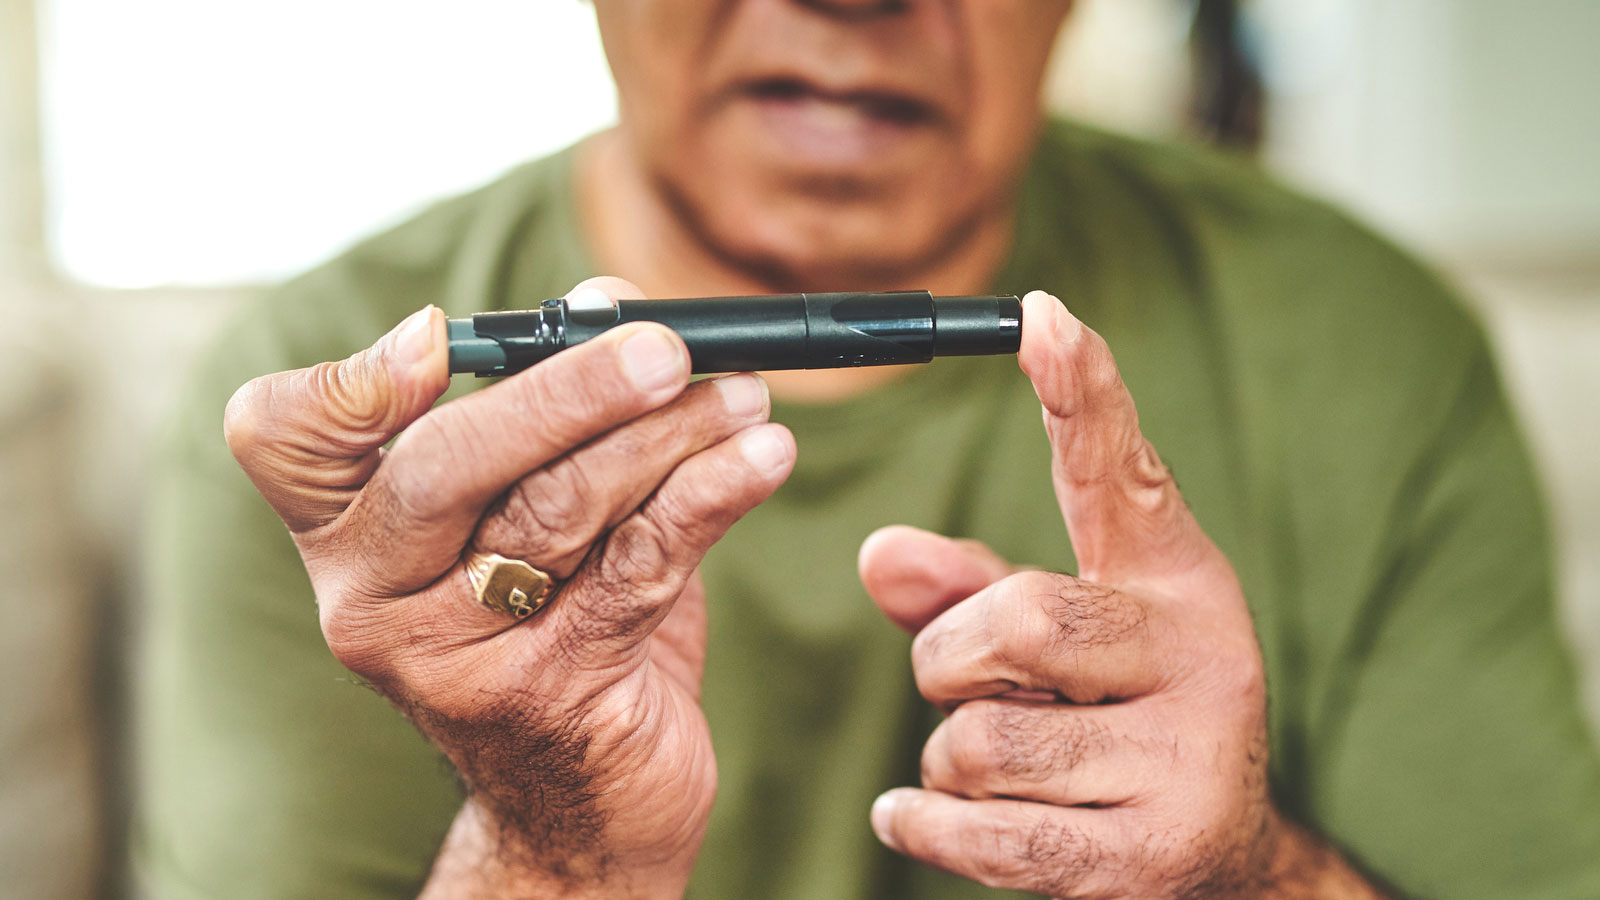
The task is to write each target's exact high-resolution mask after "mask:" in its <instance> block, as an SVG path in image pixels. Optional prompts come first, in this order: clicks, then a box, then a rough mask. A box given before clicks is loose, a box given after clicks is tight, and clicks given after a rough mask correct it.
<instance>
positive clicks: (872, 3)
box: [798, 0, 911, 19]
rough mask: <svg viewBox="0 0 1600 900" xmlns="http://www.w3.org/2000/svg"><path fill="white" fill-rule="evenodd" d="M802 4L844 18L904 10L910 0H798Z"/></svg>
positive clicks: (863, 17) (868, 16) (858, 17)
mask: <svg viewBox="0 0 1600 900" xmlns="http://www.w3.org/2000/svg"><path fill="white" fill-rule="evenodd" d="M798 2H799V3H800V5H801V6H806V7H810V8H811V9H814V10H817V11H818V12H822V13H826V14H828V15H832V16H838V17H839V18H843V19H866V18H870V17H873V16H881V15H890V14H893V13H899V12H904V11H905V10H906V9H907V8H908V7H909V6H910V5H911V3H910V0H798Z"/></svg>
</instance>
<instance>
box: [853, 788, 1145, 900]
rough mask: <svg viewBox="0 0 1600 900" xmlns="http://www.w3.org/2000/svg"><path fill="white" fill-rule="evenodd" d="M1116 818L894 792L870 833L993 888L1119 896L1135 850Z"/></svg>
mask: <svg viewBox="0 0 1600 900" xmlns="http://www.w3.org/2000/svg"><path fill="white" fill-rule="evenodd" d="M1112 815H1114V814H1108V813H1107V812H1106V811H1100V810H1087V809H1071V808H1063V807H1058V806H1048V805H1045V804H1042V803H1029V802H1026V801H1021V800H968V799H965V798H960V797H952V796H950V795H949V794H943V793H940V792H938V791H926V790H918V789H916V788H896V789H894V790H892V791H889V792H888V793H886V794H884V795H883V796H881V797H879V798H878V799H877V801H876V802H875V803H873V804H872V830H873V831H875V832H877V835H878V839H879V840H881V841H883V843H884V844H885V845H887V846H888V847H889V848H890V849H892V850H894V851H896V852H899V853H902V854H905V855H906V856H909V857H911V858H912V859H917V860H921V861H922V862H924V863H927V864H928V865H930V866H934V867H936V868H940V869H943V870H945V871H947V872H953V873H955V874H957V875H961V876H963V877H966V878H970V879H972V880H973V881H976V882H978V883H979V884H983V885H986V886H988V887H991V888H1003V889H1008V890H1016V891H1026V892H1028V893H1032V894H1044V895H1047V896H1050V897H1076V896H1101V895H1102V892H1104V895H1105V896H1113V895H1120V894H1113V893H1112V892H1111V891H1109V890H1108V888H1110V887H1111V886H1112V883H1113V882H1114V880H1115V879H1116V878H1117V877H1118V876H1119V875H1122V874H1125V871H1124V870H1126V869H1127V868H1128V866H1129V864H1130V863H1132V862H1136V859H1132V858H1130V856H1131V854H1134V853H1136V849H1134V848H1136V847H1137V845H1136V844H1133V843H1132V842H1129V841H1125V840H1121V839H1120V838H1121V836H1122V835H1121V832H1122V830H1123V829H1122V827H1121V826H1120V824H1119V823H1115V822H1113V821H1112Z"/></svg>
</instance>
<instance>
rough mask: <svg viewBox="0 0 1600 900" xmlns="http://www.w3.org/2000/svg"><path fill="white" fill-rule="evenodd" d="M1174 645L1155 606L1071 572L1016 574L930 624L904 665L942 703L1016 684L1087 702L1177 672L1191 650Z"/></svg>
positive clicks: (1119, 696)
mask: <svg viewBox="0 0 1600 900" xmlns="http://www.w3.org/2000/svg"><path fill="white" fill-rule="evenodd" d="M1176 649H1177V648H1176V644H1175V641H1174V640H1173V639H1172V628H1171V626H1170V624H1169V623H1168V620H1167V616H1166V614H1165V612H1164V611H1163V609H1162V608H1160V607H1155V606H1152V605H1151V604H1149V603H1147V602H1146V601H1144V600H1143V599H1141V598H1139V597H1137V596H1133V595H1130V594H1124V593H1121V592H1119V591H1116V590H1113V589H1111V588H1108V587H1105V586H1104V585H1098V584H1092V583H1089V582H1086V581H1084V580H1082V579H1079V578H1074V577H1072V576H1070V575H1057V574H1053V573H1047V572H1021V573H1018V574H1016V575H1012V576H1010V577H1008V578H1006V579H1005V580H1003V581H1001V582H999V583H997V584H995V585H993V586H992V587H989V588H986V589H984V590H983V591H980V592H979V593H977V594H975V595H973V596H972V597H970V598H968V599H967V600H964V601H962V602H960V603H957V604H956V605H955V606H953V607H951V608H950V609H949V610H947V611H946V612H945V613H944V614H943V615H941V616H939V617H938V618H937V619H935V620H933V622H931V623H929V625H928V627H926V628H924V629H923V630H922V632H921V633H919V634H918V635H917V638H916V640H915V641H913V642H912V644H911V666H912V670H913V671H914V672H915V674H916V679H917V689H918V690H920V691H921V692H922V695H923V696H924V697H926V698H927V699H928V701H929V702H930V703H933V704H935V705H937V706H939V707H941V708H944V709H950V708H953V707H954V706H955V705H956V704H959V703H962V702H964V701H967V700H974V699H978V698H981V697H996V696H999V695H1001V694H1006V693H1010V692H1013V691H1016V690H1019V689H1020V690H1024V691H1049V692H1051V693H1052V694H1054V695H1057V696H1060V697H1063V698H1065V699H1067V700H1068V701H1070V702H1073V703H1080V704H1091V703H1106V702H1114V701H1121V700H1127V699H1131V698H1134V697H1139V696H1143V695H1145V694H1149V693H1153V692H1155V691H1157V690H1159V689H1161V688H1162V687H1164V686H1165V685H1167V684H1170V683H1171V682H1172V681H1173V680H1175V679H1177V678H1179V677H1181V676H1182V675H1183V674H1184V673H1185V672H1186V671H1187V670H1186V669H1185V666H1187V665H1188V664H1189V663H1188V662H1187V661H1186V660H1187V659H1188V656H1185V655H1183V654H1179V653H1177V652H1176ZM1189 656H1192V654H1190V655H1189Z"/></svg>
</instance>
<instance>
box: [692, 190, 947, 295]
mask: <svg viewBox="0 0 1600 900" xmlns="http://www.w3.org/2000/svg"><path fill="white" fill-rule="evenodd" d="M919 181H920V180H919ZM685 188H686V189H682V190H678V191H674V192H673V193H674V194H675V195H676V197H675V202H676V203H677V205H678V206H679V212H680V214H682V215H683V217H684V219H685V220H686V221H688V222H691V223H692V225H693V227H694V228H695V230H696V231H698V232H699V234H700V237H701V240H702V241H704V242H705V243H706V245H707V246H709V247H712V248H714V249H715V251H716V252H717V253H718V254H719V255H721V256H722V257H723V258H724V259H726V260H728V261H729V262H731V263H733V264H734V265H736V266H738V267H739V268H741V269H744V270H746V271H748V272H749V273H750V274H751V275H753V276H754V277H756V278H758V279H759V280H761V281H763V282H765V283H768V284H770V285H771V286H772V288H773V289H774V290H869V289H879V290H888V289H895V288H916V287H920V286H921V285H915V284H908V283H906V279H908V278H914V277H916V273H919V272H925V271H927V270H928V269H929V268H930V266H931V265H936V264H937V261H938V259H939V258H940V256H942V255H944V254H946V253H948V252H949V251H950V250H951V248H952V247H954V246H956V245H957V244H959V243H960V242H961V241H962V240H963V239H964V238H965V236H966V235H967V234H968V233H969V232H970V230H971V228H972V223H973V222H974V221H975V220H976V219H977V217H978V209H977V208H975V207H976V204H970V205H962V204H957V203H951V202H950V201H951V199H952V197H951V194H950V192H949V191H948V189H943V190H941V187H940V185H939V184H938V183H937V181H932V182H921V183H905V184H897V185H885V184H883V183H882V182H881V181H861V180H852V179H848V178H826V179H820V178H808V179H792V178H791V179H786V180H784V181H783V182H782V183H780V184H777V185H774V184H773V183H772V181H771V180H767V179H764V180H762V181H754V180H744V179H739V178H721V179H717V180H716V181H715V182H707V183H702V184H699V185H692V186H685Z"/></svg>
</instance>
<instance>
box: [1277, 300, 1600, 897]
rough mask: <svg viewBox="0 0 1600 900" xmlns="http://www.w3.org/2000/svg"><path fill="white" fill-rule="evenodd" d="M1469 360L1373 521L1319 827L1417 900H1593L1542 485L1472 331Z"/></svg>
mask: <svg viewBox="0 0 1600 900" xmlns="http://www.w3.org/2000/svg"><path fill="white" fill-rule="evenodd" d="M1465 358H1466V362H1465V364H1464V365H1463V366H1460V367H1457V368H1454V369H1453V371H1454V372H1455V373H1456V375H1455V377H1454V379H1453V381H1454V391H1453V396H1452V399H1451V400H1450V402H1449V404H1448V409H1447V411H1446V413H1445V414H1444V415H1443V416H1441V417H1439V418H1438V419H1436V420H1435V419H1433V418H1432V417H1431V416H1430V417H1427V418H1428V420H1430V421H1439V422H1441V423H1442V424H1440V425H1439V426H1438V427H1437V428H1436V429H1435V430H1434V431H1433V432H1432V435H1431V439H1430V440H1428V441H1426V442H1425V443H1424V444H1423V445H1422V446H1423V447H1424V450H1423V451H1422V452H1421V453H1420V454H1419V455H1417V456H1416V457H1415V458H1412V459H1396V460H1392V464H1394V465H1396V466H1399V467H1401V468H1402V471H1403V473H1404V474H1403V480H1402V481H1401V482H1400V489H1399V491H1397V492H1396V493H1395V494H1394V496H1393V497H1392V498H1391V499H1390V500H1389V501H1388V503H1387V505H1386V506H1385V507H1384V508H1382V509H1375V510H1372V511H1371V512H1373V513H1374V515H1373V516H1372V517H1371V519H1370V521H1372V522H1375V523H1381V524H1378V525H1375V526H1374V527H1375V528H1377V529H1379V531H1380V533H1379V534H1377V535H1376V537H1377V538H1378V545H1379V546H1381V547H1383V548H1384V549H1383V551H1382V553H1381V554H1380V555H1378V556H1376V557H1375V558H1374V562H1373V564H1372V565H1370V566H1368V567H1366V570H1367V575H1366V581H1365V584H1366V591H1365V592H1364V594H1362V595H1361V596H1360V597H1359V598H1358V604H1357V612H1356V615H1355V617H1354V627H1352V628H1350V629H1349V630H1348V632H1347V637H1346V638H1345V639H1344V640H1343V642H1342V644H1341V649H1340V653H1339V655H1338V658H1337V662H1336V664H1335V666H1334V667H1333V668H1332V670H1331V672H1330V675H1329V677H1327V678H1326V679H1324V680H1323V681H1322V683H1321V685H1320V688H1319V690H1318V691H1317V692H1316V698H1315V702H1314V703H1313V704H1312V707H1311V709H1310V716H1309V718H1310V722H1311V726H1310V728H1309V737H1308V743H1309V747H1308V749H1307V754H1308V757H1309V759H1310V761H1311V765H1312V770H1313V773H1312V776H1311V778H1310V779H1309V784H1308V786H1307V790H1308V797H1307V799H1308V801H1309V806H1310V809H1309V815H1310V817H1311V818H1312V819H1313V820H1314V821H1315V822H1316V824H1317V825H1318V826H1319V827H1320V828H1322V829H1324V831H1325V832H1326V833H1328V834H1330V835H1333V836H1334V839H1335V840H1336V841H1339V842H1341V843H1343V844H1344V845H1345V849H1346V850H1347V851H1348V852H1349V853H1350V854H1351V855H1352V857H1353V858H1354V859H1356V860H1357V861H1358V862H1359V863H1361V864H1363V865H1366V866H1367V867H1369V868H1370V869H1371V870H1372V871H1374V872H1376V873H1380V874H1381V876H1382V877H1384V878H1385V879H1387V880H1389V881H1391V882H1392V883H1393V885H1394V887H1395V888H1396V889H1398V890H1399V891H1400V892H1401V893H1402V894H1404V895H1406V896H1417V897H1454V898H1472V897H1483V898H1503V897H1520V898H1526V900H1538V898H1551V900H1554V898H1574V897H1600V758H1597V754H1596V750H1595V744H1594V741H1593V737H1592V734H1591V732H1590V729H1589V725H1588V724H1587V723H1586V721H1585V719H1584V715H1583V713H1582V704H1581V700H1580V697H1579V689H1578V679H1577V677H1576V672H1575V667H1574V664H1573V660H1572V656H1571V653H1570V650H1569V649H1568V648H1567V647H1566V646H1565V644H1564V641H1563V638H1562V635H1561V633H1560V629H1559V626H1558V620H1557V615H1556V609H1555V603H1554V589H1553V585H1552V577H1551V565H1550V550H1549V547H1550V540H1549V535H1548V532H1547V528H1546V524H1545V515H1544V510H1543V508H1542V504H1541V502H1540V499H1539V497H1540V494H1539V489H1538V485H1537V483H1536V479H1535V477H1534V474H1533V467H1532V465H1531V463H1530V461H1529V459H1528V456H1527V453H1526V451H1525V449H1524V447H1523V443H1522V440H1521V438H1520V435H1519V434H1518V429H1517V427H1516V424H1515V422H1514V421H1513V417H1512V415H1511V413H1510V410H1509V408H1508V405H1507V402H1506V399H1505V397H1504V395H1503V393H1502V391H1501V389H1500V386H1499V384H1498V382H1497V378H1496V375H1495V372H1494V367H1493V364H1492V362H1491V359H1490V355H1489V352H1488V349H1487V347H1486V346H1484V344H1483V343H1482V339H1481V337H1478V336H1477V332H1476V331H1475V330H1474V331H1473V339H1472V341H1471V343H1470V352H1469V353H1468V354H1466V357H1465ZM1554 487H1556V488H1557V489H1559V486H1554ZM1313 618H1314V617H1313ZM1307 640H1308V641H1314V640H1315V637H1314V636H1313V637H1308V639H1307Z"/></svg>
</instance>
